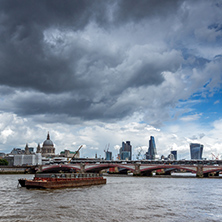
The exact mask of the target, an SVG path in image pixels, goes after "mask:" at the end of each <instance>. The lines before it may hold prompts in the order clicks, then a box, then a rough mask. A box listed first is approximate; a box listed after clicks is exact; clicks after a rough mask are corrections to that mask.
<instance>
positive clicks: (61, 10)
mask: <svg viewBox="0 0 222 222" xmlns="http://www.w3.org/2000/svg"><path fill="white" fill-rule="evenodd" d="M209 5H210V6H211V8H210V9H209V10H213V9H215V7H217V8H218V6H216V4H213V3H211V4H209V3H203V2H202V1H196V2H195V3H193V2H192V1H153V0H150V1H139V2H135V1H131V0H130V1H124V0H122V1H55V0H53V1H50V0H49V1H30V0H29V1H22V2H21V1H10V0H9V1H8V0H7V1H1V2H0V15H1V16H0V24H1V25H0V33H1V35H0V40H1V41H0V68H1V72H0V85H1V88H0V93H1V96H2V97H4V98H5V99H4V101H3V102H2V106H1V110H2V111H5V112H13V113H16V114H18V115H20V116H33V118H34V116H36V119H41V120H42V121H44V118H42V116H44V115H46V116H47V115H50V114H51V115H52V116H54V120H55V121H60V122H66V123H67V122H71V123H75V122H78V121H79V119H82V120H95V119H96V120H107V121H114V120H117V119H122V118H124V117H127V116H131V115H133V114H134V113H135V112H141V113H145V114H144V115H146V117H145V119H146V120H147V121H148V122H152V123H153V124H158V125H159V124H160V123H161V122H162V121H163V120H165V119H167V118H169V114H168V112H169V108H170V107H173V106H175V104H176V103H177V102H178V100H179V99H183V98H186V97H189V96H190V95H191V94H192V93H193V92H195V90H196V89H197V88H198V87H201V86H202V85H203V84H205V83H206V81H207V79H208V77H209V73H210V70H211V69H213V65H211V66H210V65H209V64H211V59H210V58H207V57H206V56H205V54H206V53H205V52H203V51H202V49H203V48H202V47H199V46H198V45H197V46H196V42H195V41H197V40H198V41H202V42H206V41H208V42H209V47H210V48H212V47H211V43H212V44H216V45H217V44H218V42H217V39H218V38H219V37H220V35H221V34H220V33H221V28H220V27H221V24H220V23H219V22H218V21H217V19H216V18H215V17H214V16H212V15H211V18H210V19H207V18H205V17H204V18H203V19H202V17H201V15H200V14H199V13H200V12H199V11H198V6H200V7H201V9H203V10H206V9H208V6H209ZM192 6H193V7H192ZM212 8H213V9H212ZM197 12H198V15H199V17H198V18H197V17H195V16H196V14H197ZM217 14H218V13H217ZM193 21H194V22H193ZM200 21H203V25H202V26H200V25H199V24H198V23H199V22H200ZM212 24H216V25H214V26H213V25H212ZM183 35H184V36H183ZM190 39H192V41H191V40H190ZM193 39H194V40H193ZM209 39H211V42H210V41H209ZM212 41H213V42H212ZM194 45H195V47H194ZM206 51H207V49H206ZM212 55H214V56H216V55H218V53H216V50H215V52H212ZM200 67H201V69H202V70H201V71H204V69H205V67H207V68H206V69H207V73H208V74H205V77H202V76H201V75H194V77H192V78H190V79H193V80H194V82H195V83H193V84H191V86H190V85H188V84H187V85H186V82H187V83H189V77H190V76H191V73H192V72H193V71H192V70H193V69H194V68H196V69H197V70H199V69H200ZM202 67H204V68H202ZM166 73H171V75H166ZM215 76H216V74H215ZM215 78H216V77H215ZM217 78H218V77H217ZM212 82H213V81H212ZM178 86H180V87H184V88H185V87H187V88H189V89H190V90H189V91H185V90H182V89H181V88H179V87H178ZM213 87H214V86H213V85H212V88H213ZM158 117H161V118H160V119H158ZM67 119H68V120H67ZM48 120H49V118H47V120H45V121H46V122H47V121H48ZM50 121H53V118H52V117H51V118H50Z"/></svg>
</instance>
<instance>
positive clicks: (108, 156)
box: [105, 150, 112, 160]
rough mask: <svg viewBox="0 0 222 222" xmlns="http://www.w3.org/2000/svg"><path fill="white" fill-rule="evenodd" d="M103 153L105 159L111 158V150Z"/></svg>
mask: <svg viewBox="0 0 222 222" xmlns="http://www.w3.org/2000/svg"><path fill="white" fill-rule="evenodd" d="M105 155H106V157H105V160H112V152H110V151H108V150H107V151H105Z"/></svg>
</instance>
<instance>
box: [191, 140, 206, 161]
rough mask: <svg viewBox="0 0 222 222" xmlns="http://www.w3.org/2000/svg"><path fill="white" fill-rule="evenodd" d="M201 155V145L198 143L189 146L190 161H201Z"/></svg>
mask: <svg viewBox="0 0 222 222" xmlns="http://www.w3.org/2000/svg"><path fill="white" fill-rule="evenodd" d="M202 154H203V145H201V144H199V143H191V144H190V156H191V160H201V159H202Z"/></svg>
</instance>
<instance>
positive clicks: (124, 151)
mask: <svg viewBox="0 0 222 222" xmlns="http://www.w3.org/2000/svg"><path fill="white" fill-rule="evenodd" d="M119 157H120V159H121V160H132V146H131V145H130V141H126V143H125V142H122V147H121V148H120V150H119Z"/></svg>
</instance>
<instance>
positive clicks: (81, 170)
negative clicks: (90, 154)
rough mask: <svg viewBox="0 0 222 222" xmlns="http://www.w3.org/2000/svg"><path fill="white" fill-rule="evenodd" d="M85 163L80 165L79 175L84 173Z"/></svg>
mask: <svg viewBox="0 0 222 222" xmlns="http://www.w3.org/2000/svg"><path fill="white" fill-rule="evenodd" d="M85 172H86V170H85V163H80V173H85Z"/></svg>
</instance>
